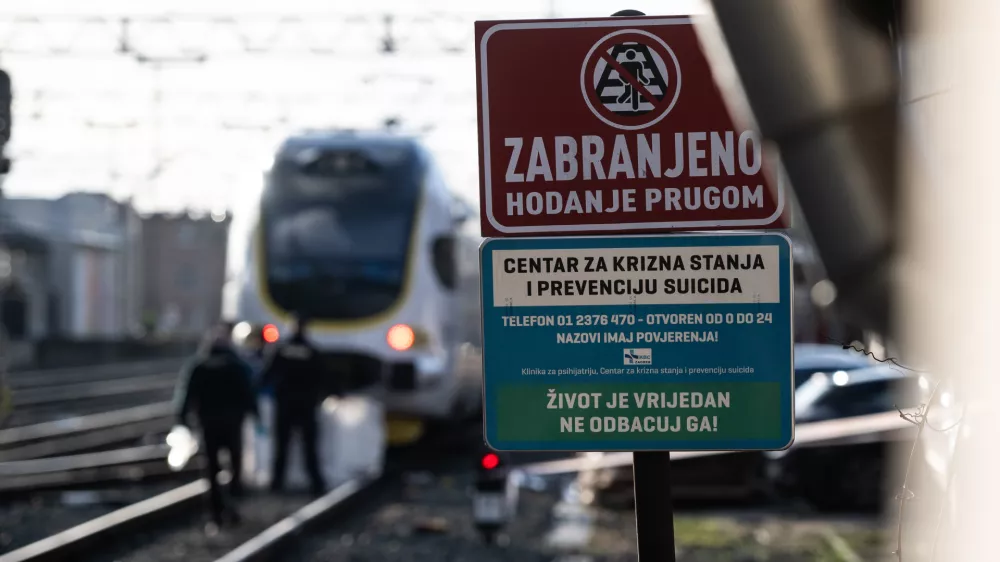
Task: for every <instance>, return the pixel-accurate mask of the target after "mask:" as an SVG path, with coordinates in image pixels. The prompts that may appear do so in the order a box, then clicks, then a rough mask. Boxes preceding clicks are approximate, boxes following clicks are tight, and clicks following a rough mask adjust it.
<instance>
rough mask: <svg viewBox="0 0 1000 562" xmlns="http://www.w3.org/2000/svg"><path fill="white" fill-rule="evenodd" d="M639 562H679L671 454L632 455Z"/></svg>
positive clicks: (638, 453) (642, 453) (667, 452)
mask: <svg viewBox="0 0 1000 562" xmlns="http://www.w3.org/2000/svg"><path fill="white" fill-rule="evenodd" d="M632 479H633V481H634V485H635V529H636V535H637V539H638V550H639V562H676V560H677V558H676V553H675V550H674V503H673V498H672V497H671V495H670V452H669V451H656V452H635V453H632Z"/></svg>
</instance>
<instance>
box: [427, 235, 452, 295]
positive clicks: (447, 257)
mask: <svg viewBox="0 0 1000 562" xmlns="http://www.w3.org/2000/svg"><path fill="white" fill-rule="evenodd" d="M455 251H456V246H455V238H453V237H451V236H441V237H440V238H438V239H436V240H434V246H433V248H432V250H431V253H432V254H433V259H434V272H435V273H436V274H437V277H438V281H440V282H441V284H442V285H444V286H445V288H447V289H455V288H456V287H457V286H458V264H457V263H456V259H455Z"/></svg>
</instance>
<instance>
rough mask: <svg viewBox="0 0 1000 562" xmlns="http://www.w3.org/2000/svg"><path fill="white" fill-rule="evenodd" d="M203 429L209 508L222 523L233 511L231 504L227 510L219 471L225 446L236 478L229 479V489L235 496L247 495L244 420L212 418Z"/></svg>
mask: <svg viewBox="0 0 1000 562" xmlns="http://www.w3.org/2000/svg"><path fill="white" fill-rule="evenodd" d="M206 422H207V423H205V424H204V427H203V429H202V432H203V437H204V440H205V454H206V456H207V457H208V463H207V464H208V466H207V467H206V469H207V474H206V477H207V478H208V482H209V486H210V487H209V493H208V500H209V509H210V510H211V515H212V520H213V521H215V522H216V523H218V524H221V523H222V517H223V515H224V513H225V512H226V511H232V508H231V507H230V508H229V509H228V510H227V509H226V504H225V500H224V494H223V490H222V484H220V483H219V473H220V472H221V471H222V466H221V464H220V463H219V453H220V452H221V451H222V450H223V449H225V450H226V451H227V452H228V453H229V463H230V469H231V470H232V478H231V479H230V481H229V492H230V495H232V496H233V497H234V498H238V497H240V496H242V495H243V481H242V479H241V477H242V469H243V435H242V429H243V428H242V420H239V421H232V420H225V421H215V420H212V421H208V420H206Z"/></svg>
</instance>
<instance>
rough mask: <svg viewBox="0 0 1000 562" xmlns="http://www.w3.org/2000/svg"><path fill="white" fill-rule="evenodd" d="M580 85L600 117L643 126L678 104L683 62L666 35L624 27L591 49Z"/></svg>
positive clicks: (622, 125)
mask: <svg viewBox="0 0 1000 562" xmlns="http://www.w3.org/2000/svg"><path fill="white" fill-rule="evenodd" d="M580 86H581V88H582V90H583V98H584V101H586V102H587V106H588V107H589V108H590V110H591V111H592V112H593V113H594V115H596V116H597V118H598V119H600V120H601V121H604V122H605V123H607V124H608V125H611V126H612V127H615V128H617V129H625V130H635V129H644V128H646V127H649V126H651V125H653V124H655V123H657V122H658V121H660V120H661V119H663V118H664V117H666V115H667V113H670V110H671V109H673V107H674V104H675V103H676V102H677V96H678V94H680V89H681V68H680V64H679V63H678V62H677V57H676V56H675V55H674V52H673V51H672V50H671V49H670V47H669V46H668V45H667V44H666V43H665V42H664V41H663V39H660V38H659V37H657V36H655V35H653V34H652V33H649V32H647V31H642V30H639V29H625V30H621V31H616V32H614V33H610V34H608V35H605V36H604V37H603V38H601V40H600V41H598V42H597V43H596V44H595V45H594V46H593V47H592V48H591V49H590V52H589V53H587V57H586V59H585V60H584V63H583V70H582V73H581V76H580Z"/></svg>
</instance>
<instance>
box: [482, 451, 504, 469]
mask: <svg viewBox="0 0 1000 562" xmlns="http://www.w3.org/2000/svg"><path fill="white" fill-rule="evenodd" d="M482 465H483V468H485V469H486V470H493V469H494V468H496V467H498V466H500V457H498V456H496V454H494V453H486V455H485V456H483V460H482Z"/></svg>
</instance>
